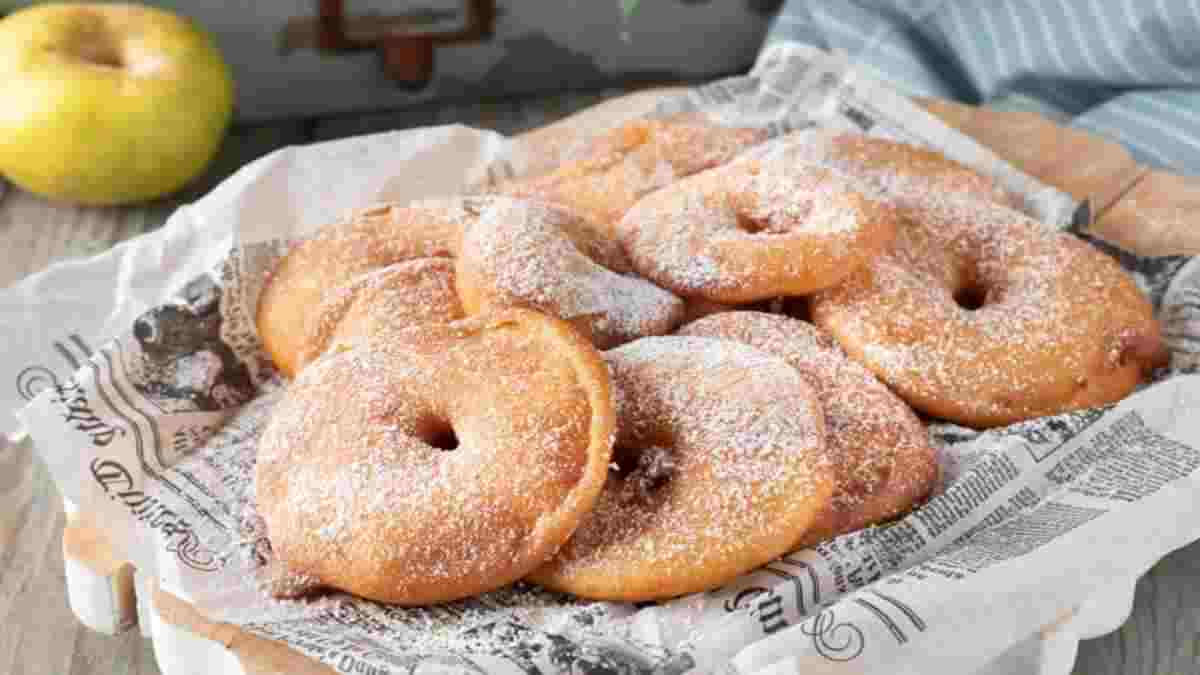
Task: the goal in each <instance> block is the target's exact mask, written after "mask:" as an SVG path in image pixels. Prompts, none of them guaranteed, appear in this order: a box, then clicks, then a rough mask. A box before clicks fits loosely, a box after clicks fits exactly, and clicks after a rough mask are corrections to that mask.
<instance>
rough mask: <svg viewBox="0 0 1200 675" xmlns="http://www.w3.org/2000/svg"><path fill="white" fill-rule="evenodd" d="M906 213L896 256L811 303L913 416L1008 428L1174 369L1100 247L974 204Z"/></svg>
mask: <svg viewBox="0 0 1200 675" xmlns="http://www.w3.org/2000/svg"><path fill="white" fill-rule="evenodd" d="M906 210H907V213H908V215H909V217H910V219H911V220H912V221H913V224H912V225H909V226H906V227H903V228H901V233H900V236H899V238H898V240H897V241H896V243H895V244H894V245H893V247H892V248H891V250H889V251H888V252H887V253H886V254H885V255H883V256H880V258H879V259H877V260H876V261H874V262H873V263H872V264H870V265H868V266H867V267H866V268H864V269H862V270H860V271H859V272H857V273H855V274H854V275H853V276H851V277H850V278H849V279H847V280H846V281H845V282H843V283H842V284H841V285H839V286H837V287H835V288H832V289H829V290H826V291H822V292H821V293H818V294H817V295H815V296H814V297H813V298H812V300H811V309H812V317H813V321H814V323H816V324H817V325H818V326H821V327H822V328H824V329H826V330H828V331H829V332H830V333H831V334H833V336H834V338H835V339H837V341H838V342H839V343H841V345H842V347H843V348H844V349H845V350H846V352H847V353H848V354H849V355H850V356H851V357H852V358H854V359H855V360H857V361H859V362H860V363H862V364H864V365H865V366H866V367H867V368H868V369H869V370H871V371H872V372H873V373H875V375H876V376H878V377H879V378H880V379H881V380H883V381H884V382H886V383H887V384H888V386H890V387H891V388H892V389H893V390H894V391H895V392H896V393H898V394H899V395H900V396H901V397H902V398H903V399H904V400H906V401H907V402H908V403H909V404H910V405H912V406H913V407H914V408H916V409H918V410H920V411H922V412H924V413H926V414H928V415H932V416H934V417H940V418H943V419H947V420H951V421H954V422H957V423H959V424H964V425H967V426H971V427H977V428H984V427H992V426H998V425H1004V424H1010V423H1013V422H1018V421H1021V420H1025V419H1029V418H1033V417H1042V416H1045V415H1054V414H1058V413H1062V412H1066V411H1070V410H1076V409H1080V408H1087V407H1092V406H1098V405H1104V404H1107V403H1112V402H1115V401H1118V400H1120V399H1122V398H1124V397H1125V396H1126V395H1128V394H1129V393H1130V392H1132V391H1133V389H1134V387H1136V386H1137V384H1138V383H1139V382H1140V381H1142V379H1143V377H1144V375H1146V374H1147V373H1149V372H1150V371H1151V370H1153V369H1154V368H1155V367H1157V366H1159V365H1163V364H1164V363H1165V361H1166V359H1167V352H1166V348H1165V346H1164V343H1163V338H1162V333H1161V330H1160V328H1159V325H1158V323H1157V322H1156V321H1155V319H1154V314H1153V308H1152V307H1151V305H1150V302H1149V301H1148V300H1147V299H1146V298H1145V297H1144V296H1143V295H1142V293H1141V291H1139V290H1138V288H1137V286H1136V285H1135V284H1134V282H1133V279H1131V278H1130V277H1129V275H1128V274H1126V273H1125V271H1124V270H1122V269H1121V267H1120V266H1119V265H1118V264H1117V263H1116V261H1114V260H1112V259H1111V258H1109V257H1108V256H1106V255H1104V254H1103V253H1102V252H1100V251H1099V250H1097V249H1096V248H1094V247H1092V246H1091V245H1089V244H1087V243H1085V242H1084V241H1082V240H1080V239H1078V238H1076V237H1074V236H1072V235H1070V234H1067V233H1064V232H1058V231H1055V230H1053V229H1051V228H1049V227H1047V226H1045V225H1042V224H1041V223H1038V222H1036V221H1033V220H1031V219H1029V218H1026V217H1025V216H1022V215H1021V214H1019V213H1018V212H1016V211H1013V210H1011V209H1007V208H1004V207H1000V206H995V205H990V204H986V203H983V202H979V201H977V200H967V199H957V200H956V199H954V198H950V197H947V196H945V195H942V196H939V197H938V198H937V199H935V200H931V201H929V202H928V203H925V204H923V205H918V204H917V203H915V202H913V203H911V204H909V205H908V206H907V207H906Z"/></svg>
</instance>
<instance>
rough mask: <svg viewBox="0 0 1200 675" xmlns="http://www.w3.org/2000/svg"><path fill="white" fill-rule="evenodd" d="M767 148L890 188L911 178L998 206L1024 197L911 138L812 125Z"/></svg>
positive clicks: (772, 153) (779, 155)
mask: <svg viewBox="0 0 1200 675" xmlns="http://www.w3.org/2000/svg"><path fill="white" fill-rule="evenodd" d="M764 153H765V154H766V155H767V156H770V157H776V158H780V159H784V160H787V161H792V162H804V163H808V164H817V165H820V166H824V167H827V168H830V169H833V170H835V171H839V172H842V173H846V174H848V175H851V176H853V177H855V178H857V179H860V180H864V181H866V182H868V183H870V184H872V185H873V186H874V187H876V188H879V189H882V190H884V191H885V192H891V191H892V188H894V187H896V185H895V183H896V182H897V181H899V182H902V183H903V182H907V181H912V182H915V183H918V184H919V185H920V186H921V187H922V189H923V190H926V191H929V192H933V193H938V194H959V195H968V196H970V197H971V198H973V199H978V200H981V201H985V202H989V203H992V204H997V205H1000V206H1008V207H1014V208H1015V207H1019V206H1020V201H1019V200H1018V199H1017V197H1016V196H1014V195H1012V194H1011V193H1009V192H1008V191H1007V190H1005V189H1004V187H1003V186H1001V185H1000V184H999V183H998V182H997V181H996V179H994V178H992V177H990V176H985V175H984V174H981V173H979V172H978V171H975V170H973V169H971V168H969V167H967V166H964V165H962V164H959V163H958V162H955V161H954V160H951V159H949V158H947V157H946V156H945V155H943V154H941V153H940V152H937V151H936V150H931V149H929V148H921V147H917V146H915V145H910V144H908V143H900V142H897V141H892V140H888V139H885V138H877V137H875V136H867V135H865V134H860V133H853V132H846V131H837V130H834V129H821V128H815V127H813V128H809V129H804V130H802V131H797V132H795V133H793V134H790V135H788V136H785V137H783V138H781V139H779V140H778V141H777V142H775V143H772V144H771V147H770V148H769V149H768V148H766V147H764Z"/></svg>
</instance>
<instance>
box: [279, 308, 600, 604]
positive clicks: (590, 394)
mask: <svg viewBox="0 0 1200 675" xmlns="http://www.w3.org/2000/svg"><path fill="white" fill-rule="evenodd" d="M614 433H615V432H614V409H613V397H612V390H611V389H610V383H609V377H608V373H607V370H606V369H605V365H604V362H603V360H602V359H601V358H600V355H599V353H598V352H597V351H596V350H595V349H594V348H593V347H592V346H591V345H590V344H588V343H587V341H585V340H584V339H583V338H582V337H581V336H579V335H578V333H576V332H575V331H574V330H573V329H572V328H570V326H568V325H567V324H566V323H564V322H562V321H559V320H557V319H552V318H549V317H545V316H542V315H540V314H537V313H535V312H529V311H524V310H510V311H507V312H503V313H499V314H495V315H490V316H482V317H475V318H471V319H465V320H462V321H458V322H455V323H453V324H449V325H441V326H429V327H427V328H425V329H424V330H421V331H408V332H405V333H403V334H399V335H379V336H376V339H374V340H372V341H370V342H368V343H365V344H360V345H357V346H355V347H353V348H350V349H346V350H337V351H334V352H331V353H330V354H328V355H326V356H324V357H322V358H321V359H319V360H317V361H316V362H315V363H314V364H312V365H311V366H310V367H308V368H307V369H305V370H304V371H303V372H302V373H301V374H300V376H299V377H297V378H296V380H295V381H294V382H293V383H292V385H291V387H290V388H289V389H288V390H287V393H286V396H285V397H284V398H283V400H282V401H281V402H280V403H279V404H278V405H277V407H276V408H275V409H274V410H273V411H272V417H271V419H270V421H269V423H268V425H267V428H266V430H265V431H264V433H263V434H262V437H261V439H260V442H259V448H258V462H257V467H256V470H255V471H256V473H255V489H256V494H257V503H258V508H259V512H260V513H261V514H262V517H263V518H264V520H265V521H266V525H267V531H268V536H269V538H270V541H271V545H272V549H273V550H274V552H275V554H276V555H277V557H278V558H279V560H281V561H282V563H283V565H284V566H285V567H286V569H287V570H289V572H290V573H291V574H294V575H298V576H299V578H300V579H302V580H304V581H305V582H306V583H307V584H309V585H310V586H318V587H327V588H336V589H341V590H345V591H348V592H351V593H355V594H357V595H360V596H362V597H365V598H370V599H373V600H378V601H380V602H391V603H398V604H403V605H423V604H430V603H436V602H443V601H449V600H454V599H456V598H463V597H466V596H470V595H474V594H476V593H481V592H484V591H487V590H490V589H494V588H497V587H500V586H503V585H505V584H508V583H509V582H512V581H514V580H516V579H518V578H520V577H522V576H524V575H525V574H527V573H528V572H530V571H531V570H532V569H533V568H535V567H537V566H538V565H541V564H542V563H544V562H545V560H546V559H547V558H548V557H549V556H551V555H553V553H554V552H555V551H556V550H558V549H559V548H560V547H561V546H562V544H563V542H565V541H566V539H567V538H568V537H569V536H570V535H571V533H572V532H573V531H574V530H575V528H576V527H577V526H578V525H579V523H580V521H581V520H582V519H583V518H584V517H585V516H586V515H587V513H588V512H589V511H590V510H591V508H592V506H593V504H594V503H595V501H596V498H597V497H598V496H599V493H600V491H601V488H602V487H603V485H604V480H605V473H606V471H607V467H608V464H609V461H610V458H611V450H612V443H613V437H614ZM514 469H516V470H514Z"/></svg>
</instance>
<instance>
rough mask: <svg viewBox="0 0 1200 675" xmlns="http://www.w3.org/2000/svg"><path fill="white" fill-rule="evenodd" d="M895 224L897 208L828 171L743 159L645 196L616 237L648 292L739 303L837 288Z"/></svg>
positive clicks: (880, 244)
mask: <svg viewBox="0 0 1200 675" xmlns="http://www.w3.org/2000/svg"><path fill="white" fill-rule="evenodd" d="M898 222H899V217H898V215H897V212H896V210H895V209H894V208H892V207H890V206H888V205H887V204H885V203H883V202H882V201H879V200H877V199H875V198H874V197H873V196H870V195H869V194H868V193H866V192H863V191H861V190H860V189H859V188H858V186H856V185H855V184H853V183H852V182H850V181H849V180H847V179H845V178H843V177H841V176H839V175H838V174H835V173H834V172H832V171H829V170H827V169H824V168H821V167H816V166H810V165H803V164H794V163H791V162H786V161H778V160H758V159H743V160H739V161H736V162H732V163H729V164H726V165H724V166H721V167H718V168H716V169H712V170H710V171H705V172H703V173H700V174H697V175H695V176H691V177H689V178H685V179H683V180H680V181H678V182H676V183H674V184H672V185H670V186H668V187H665V188H663V189H661V190H659V191H657V192H654V193H652V194H650V195H648V196H646V197H645V198H643V199H642V200H641V201H639V202H638V203H637V205H635V206H634V207H633V208H632V209H630V210H629V212H628V213H626V214H625V217H624V218H622V219H621V222H620V223H619V224H618V225H617V231H618V236H619V237H620V239H621V242H622V243H623V244H624V245H625V250H626V251H628V252H629V256H630V258H631V259H632V260H633V265H634V268H635V269H636V270H637V271H638V272H640V273H641V274H642V275H644V276H646V277H647V278H649V279H651V280H652V281H654V282H655V283H657V284H659V285H660V286H663V287H664V288H668V289H670V290H672V291H674V292H675V293H676V294H678V295H681V296H684V297H686V298H704V299H706V300H709V301H712V302H716V303H724V304H736V303H745V302H754V301H757V300H765V299H769V298H773V297H777V296H784V295H804V294H808V293H811V292H813V291H816V290H820V289H822V288H828V287H829V286H832V285H834V284H836V283H838V282H839V281H841V280H842V279H844V278H846V277H847V276H849V275H850V273H852V272H853V271H854V270H856V269H858V268H860V267H862V266H863V265H865V264H866V263H867V261H869V260H871V259H872V258H874V257H875V256H877V255H878V254H879V253H880V252H881V251H882V250H883V249H884V248H885V247H886V246H887V245H888V243H889V242H890V241H891V240H892V238H893V237H894V236H895V233H896V228H897V226H898Z"/></svg>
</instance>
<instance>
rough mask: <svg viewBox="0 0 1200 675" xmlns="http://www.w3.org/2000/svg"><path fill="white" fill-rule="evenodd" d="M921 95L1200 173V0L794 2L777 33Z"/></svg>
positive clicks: (780, 37)
mask: <svg viewBox="0 0 1200 675" xmlns="http://www.w3.org/2000/svg"><path fill="white" fill-rule="evenodd" d="M767 39H768V42H770V41H773V40H795V41H800V42H806V43H808V44H812V45H815V46H818V47H823V48H826V49H833V48H837V49H842V50H845V51H846V52H847V53H849V54H850V56H851V57H852V58H853V59H854V60H855V61H857V62H859V63H865V64H867V65H869V66H871V67H872V68H874V69H875V70H876V71H878V72H880V73H881V74H883V76H884V77H885V78H886V79H887V80H888V81H889V82H891V83H892V84H893V85H894V86H896V87H897V88H899V89H900V90H901V91H904V92H905V93H908V94H910V95H915V96H936V97H940V98H946V99H953V100H958V101H964V102H967V103H974V104H982V105H988V106H993V107H997V108H1003V109H1022V110H1033V111H1036V112H1040V113H1043V114H1045V115H1047V116H1048V117H1050V118H1051V119H1054V120H1055V121H1057V122H1059V123H1061V124H1065V125H1068V126H1071V127H1075V128H1078V129H1083V130H1087V131H1091V132H1094V133H1098V134H1100V135H1103V136H1106V137H1108V138H1110V139H1112V140H1114V141H1117V142H1119V143H1121V144H1123V145H1124V146H1125V147H1127V148H1128V149H1129V150H1130V152H1131V153H1132V154H1133V155H1134V157H1135V158H1136V159H1137V160H1138V161H1140V162H1142V163H1144V164H1147V165H1150V166H1154V167H1157V168H1161V169H1165V170H1168V171H1173V172H1175V173H1181V174H1186V175H1200V0H856V1H848V0H788V2H786V3H785V4H784V6H783V9H782V11H781V13H780V15H779V16H778V18H777V19H776V20H775V23H774V25H773V26H772V28H771V32H770V34H769V35H768V38H767Z"/></svg>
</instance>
